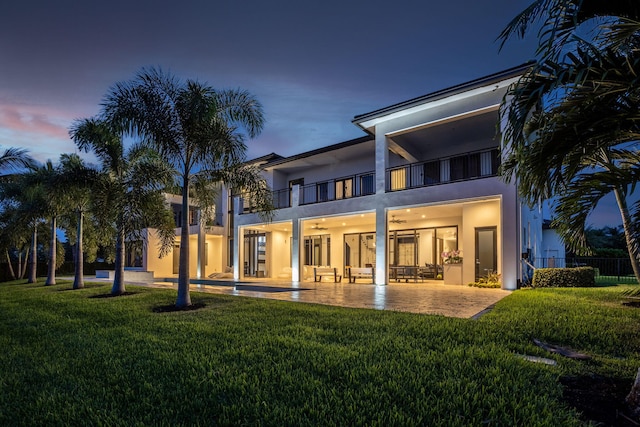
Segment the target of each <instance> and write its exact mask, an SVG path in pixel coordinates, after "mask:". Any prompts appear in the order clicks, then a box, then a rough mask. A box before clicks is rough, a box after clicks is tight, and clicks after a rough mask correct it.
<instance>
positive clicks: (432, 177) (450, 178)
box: [386, 148, 500, 191]
mask: <svg viewBox="0 0 640 427" xmlns="http://www.w3.org/2000/svg"><path fill="white" fill-rule="evenodd" d="M499 166H500V150H498V149H497V148H494V149H490V150H483V151H475V152H470V153H466V154H462V155H459V156H451V157H444V158H440V159H432V160H426V161H422V162H418V163H411V164H408V165H403V166H397V167H393V168H389V169H387V176H386V183H387V191H400V190H408V189H410V188H419V187H427V186H430V185H437V184H444V183H449V182H457V181H467V180H470V179H476V178H485V177H490V176H496V175H497V174H498V167H499Z"/></svg>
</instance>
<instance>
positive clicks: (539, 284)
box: [531, 267, 596, 288]
mask: <svg viewBox="0 0 640 427" xmlns="http://www.w3.org/2000/svg"><path fill="white" fill-rule="evenodd" d="M595 284H596V274H595V270H594V268H593V267H575V268H538V269H536V271H535V272H534V273H533V282H532V283H531V286H532V287H534V288H585V287H589V286H595Z"/></svg>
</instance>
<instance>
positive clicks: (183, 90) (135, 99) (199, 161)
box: [102, 68, 270, 308]
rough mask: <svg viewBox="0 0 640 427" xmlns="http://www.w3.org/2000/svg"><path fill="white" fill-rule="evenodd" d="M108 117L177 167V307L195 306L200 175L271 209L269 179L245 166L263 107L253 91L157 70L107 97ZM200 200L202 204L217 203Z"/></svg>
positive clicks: (120, 85) (114, 89)
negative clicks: (193, 210) (192, 274)
mask: <svg viewBox="0 0 640 427" xmlns="http://www.w3.org/2000/svg"><path fill="white" fill-rule="evenodd" d="M102 115H103V117H104V118H105V119H106V120H107V121H108V122H110V123H113V124H118V125H119V126H120V127H121V129H122V130H123V131H126V133H127V134H129V135H137V136H140V137H143V138H145V140H146V141H147V142H148V143H149V144H150V145H151V146H153V147H154V148H155V149H156V150H157V151H158V152H159V153H160V155H161V156H162V157H163V158H164V159H165V160H166V161H167V162H168V163H170V164H171V165H172V166H173V167H174V169H175V170H176V171H177V174H178V182H177V184H178V186H179V187H180V188H181V192H182V216H181V218H182V224H181V235H180V261H179V269H178V297H177V300H176V306H177V307H178V308H182V307H185V306H189V305H191V297H190V294H189V204H190V203H189V199H190V191H191V189H192V183H193V181H194V180H196V179H197V176H198V175H200V176H206V177H207V178H209V179H216V178H217V179H222V180H224V181H225V183H226V184H227V185H229V186H238V187H239V186H242V187H244V188H245V189H247V190H249V191H251V192H256V193H258V194H260V195H261V197H257V198H258V199H259V200H262V201H263V202H264V204H263V206H264V208H265V209H264V210H265V212H268V211H269V200H270V197H267V193H268V189H267V187H266V185H265V184H264V181H263V180H261V179H260V177H259V175H258V174H257V173H255V170H251V171H247V170H244V169H242V163H243V162H244V160H245V152H246V145H245V143H244V139H245V133H246V134H248V136H250V137H255V136H257V135H258V134H259V133H260V131H261V130H262V127H263V125H264V118H263V113H262V106H261V105H260V104H259V103H258V101H256V100H255V98H254V97H253V96H251V95H250V94H248V93H247V92H244V91H240V90H222V91H218V90H215V89H213V88H212V87H210V86H208V85H206V84H203V83H200V82H198V81H193V80H187V81H184V82H183V81H181V80H179V79H177V78H176V77H174V76H172V75H169V74H166V73H164V72H162V71H161V70H159V69H155V68H152V69H149V70H145V69H143V70H142V71H140V72H139V73H138V75H137V76H136V77H135V78H134V79H133V80H131V81H128V82H123V83H118V84H116V85H115V86H114V87H112V88H111V89H110V91H109V93H108V94H107V96H106V97H105V99H104V101H103V111H102ZM239 171H242V173H240V172H239ZM197 196H198V194H196V197H197ZM198 201H199V205H200V207H205V206H207V204H210V203H212V201H211V200H203V198H199V199H198Z"/></svg>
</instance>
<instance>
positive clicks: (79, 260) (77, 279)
mask: <svg viewBox="0 0 640 427" xmlns="http://www.w3.org/2000/svg"><path fill="white" fill-rule="evenodd" d="M82 218H83V213H82V210H80V209H79V210H78V233H77V238H78V241H77V242H76V268H75V276H74V278H73V289H82V288H84V254H83V253H82Z"/></svg>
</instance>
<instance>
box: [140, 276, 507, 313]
mask: <svg viewBox="0 0 640 427" xmlns="http://www.w3.org/2000/svg"><path fill="white" fill-rule="evenodd" d="M147 285H148V286H156V287H163V288H167V287H168V288H174V289H177V284H175V283H170V282H155V283H153V284H147ZM191 290H192V291H193V292H210V293H217V294H227V295H237V296H246V297H253V298H268V299H275V300H281V301H293V302H305V303H315V304H325V305H335V306H341V307H353V308H373V309H377V310H395V311H407V312H411V313H423V314H439V315H443V316H447V317H460V318H471V317H474V316H476V315H478V314H480V313H481V312H483V311H484V310H486V309H487V308H489V307H491V306H492V305H493V304H495V303H497V302H498V301H500V300H501V299H502V298H504V297H506V296H507V295H509V294H510V293H511V291H505V290H501V289H480V288H473V287H469V286H455V285H444V284H443V283H442V282H440V281H432V282H425V283H415V284H414V283H399V284H396V283H393V284H389V285H386V286H376V285H371V284H361V283H357V284H353V283H351V284H349V283H328V282H322V283H314V282H301V283H292V282H282V281H277V282H276V281H265V280H264V279H263V280H262V281H260V280H258V281H248V280H247V281H242V282H232V281H221V280H218V281H213V280H211V281H207V284H202V285H191Z"/></svg>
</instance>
